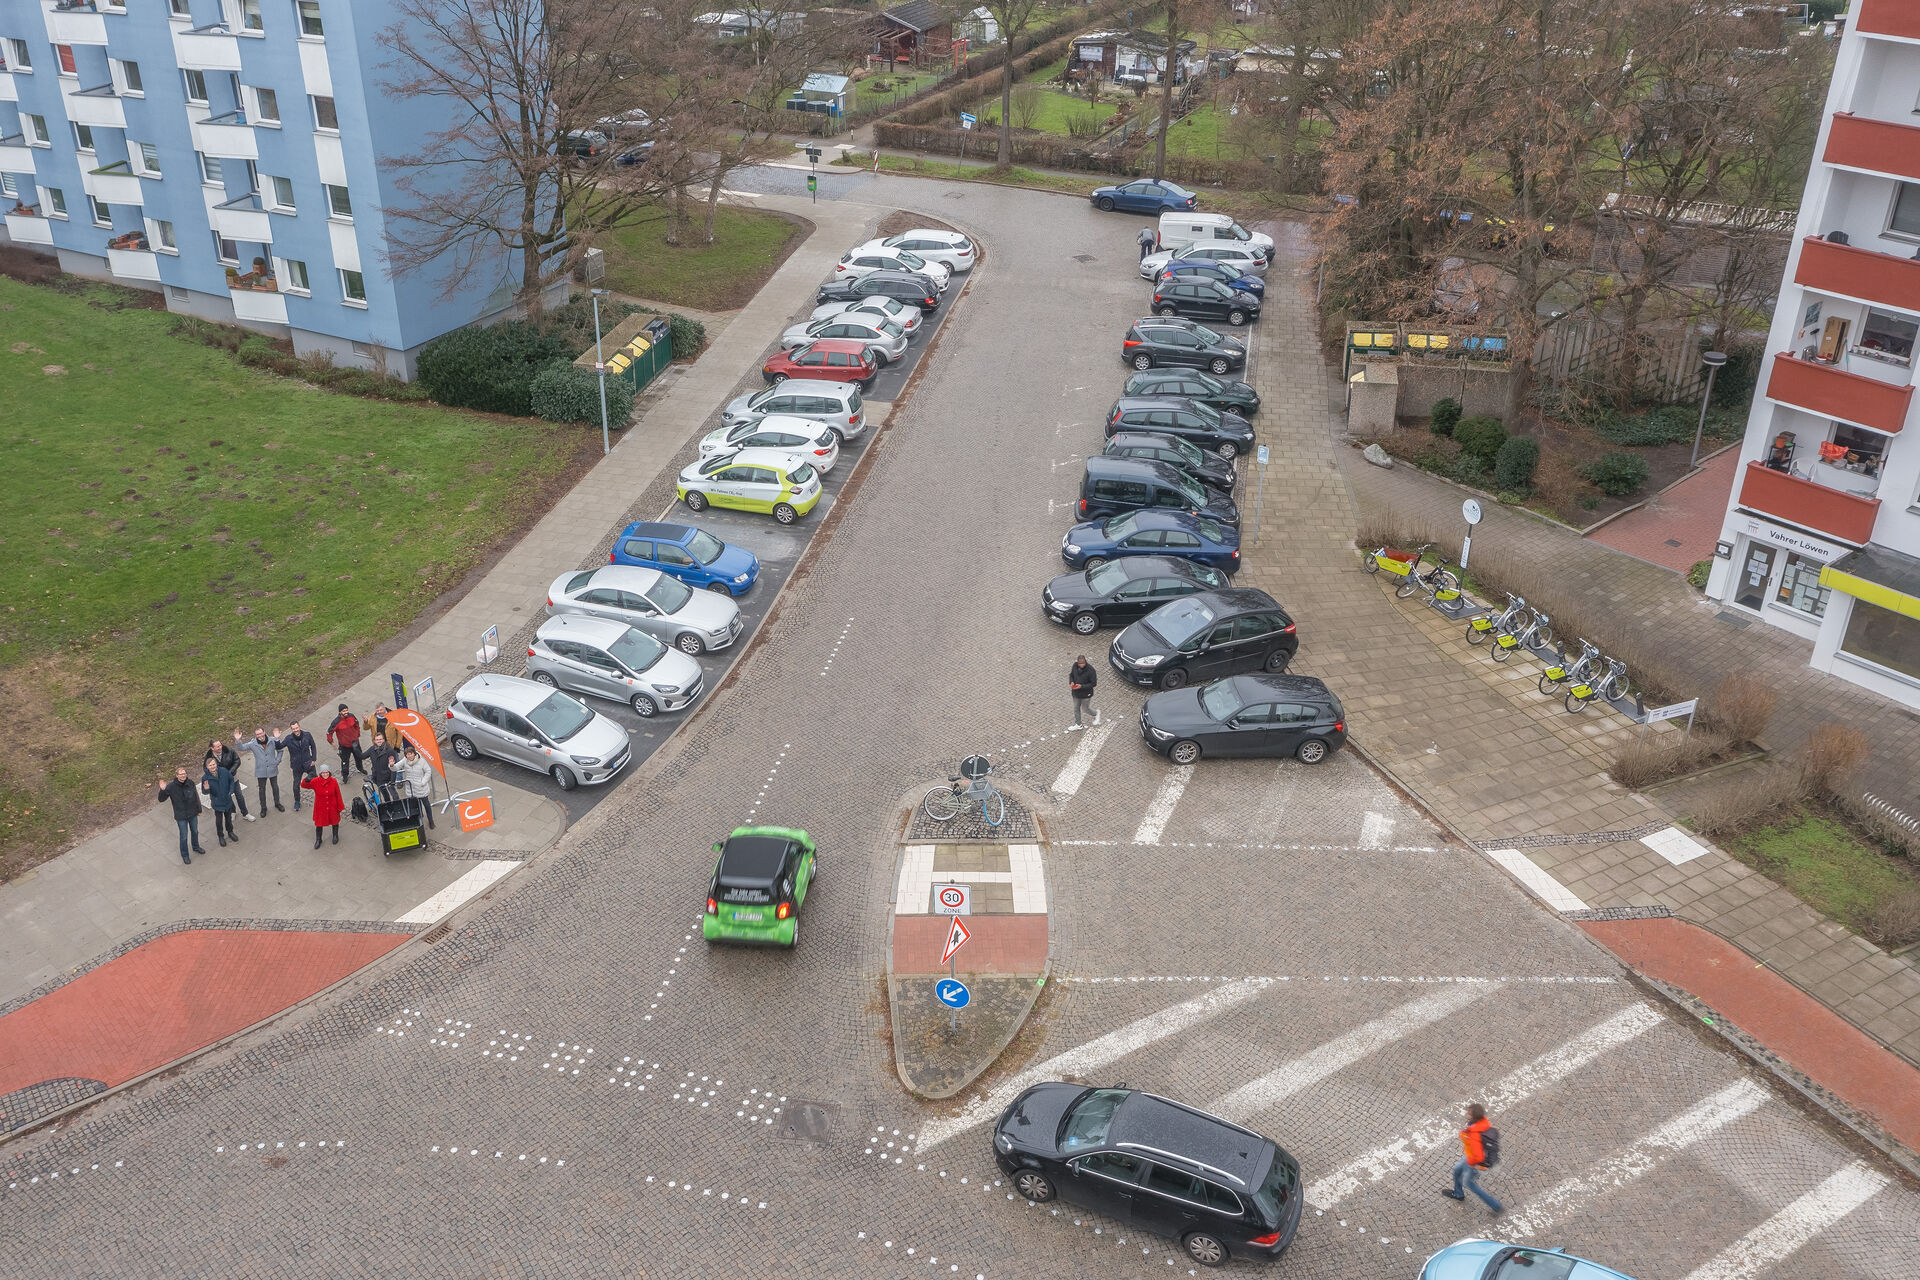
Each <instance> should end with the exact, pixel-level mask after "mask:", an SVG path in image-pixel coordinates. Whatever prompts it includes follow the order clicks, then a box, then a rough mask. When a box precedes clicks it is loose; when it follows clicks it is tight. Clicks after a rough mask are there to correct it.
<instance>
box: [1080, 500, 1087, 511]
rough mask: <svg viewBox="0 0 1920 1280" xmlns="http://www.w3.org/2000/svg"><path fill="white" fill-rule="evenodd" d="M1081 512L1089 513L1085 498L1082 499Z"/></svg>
mask: <svg viewBox="0 0 1920 1280" xmlns="http://www.w3.org/2000/svg"><path fill="white" fill-rule="evenodd" d="M1080 514H1081V515H1085V514H1087V500H1086V499H1085V498H1082V499H1080Z"/></svg>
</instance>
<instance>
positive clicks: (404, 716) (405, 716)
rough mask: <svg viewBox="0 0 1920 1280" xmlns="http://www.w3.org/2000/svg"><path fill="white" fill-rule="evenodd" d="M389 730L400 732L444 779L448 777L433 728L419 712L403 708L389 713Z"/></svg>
mask: <svg viewBox="0 0 1920 1280" xmlns="http://www.w3.org/2000/svg"><path fill="white" fill-rule="evenodd" d="M387 728H389V729H397V730H399V731H400V735H401V736H402V737H404V738H405V739H406V740H407V741H408V742H411V743H412V744H413V745H414V748H415V749H416V750H418V751H419V752H420V754H421V755H423V756H425V757H426V758H427V760H428V761H429V762H430V763H431V764H432V765H433V767H434V768H435V769H436V770H437V771H438V772H439V774H440V776H441V777H442V778H444V777H446V776H447V766H446V764H445V763H444V762H443V761H442V760H441V759H440V742H439V740H438V739H437V738H435V737H434V736H433V726H432V725H430V724H428V723H427V721H426V718H425V717H424V716H422V715H421V714H420V713H419V712H418V711H410V710H407V709H405V708H401V709H400V710H397V711H389V712H387Z"/></svg>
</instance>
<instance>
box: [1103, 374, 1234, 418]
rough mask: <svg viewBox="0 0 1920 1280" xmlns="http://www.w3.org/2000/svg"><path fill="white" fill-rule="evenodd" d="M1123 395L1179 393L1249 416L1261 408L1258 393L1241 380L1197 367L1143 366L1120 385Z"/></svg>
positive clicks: (1209, 406) (1198, 402) (1210, 407)
mask: <svg viewBox="0 0 1920 1280" xmlns="http://www.w3.org/2000/svg"><path fill="white" fill-rule="evenodd" d="M1120 394H1121V395H1123V396H1182V397H1184V398H1186V399H1188V400H1191V401H1193V402H1194V403H1195V404H1203V405H1206V406H1207V407H1208V408H1209V409H1218V410H1220V411H1221V412H1223V413H1237V414H1239V415H1240V416H1241V417H1243V418H1251V417H1252V416H1253V415H1254V414H1256V413H1258V412H1260V393H1259V392H1257V391H1255V390H1254V389H1253V388H1252V387H1250V386H1248V385H1247V384H1246V383H1244V382H1227V381H1224V380H1222V379H1220V378H1216V377H1214V376H1213V375H1212V374H1210V373H1201V372H1200V371H1199V370H1198V369H1143V370H1141V371H1140V372H1139V373H1136V374H1134V375H1132V376H1131V377H1129V378H1128V379H1127V381H1126V384H1125V385H1124V386H1122V387H1121V388H1120Z"/></svg>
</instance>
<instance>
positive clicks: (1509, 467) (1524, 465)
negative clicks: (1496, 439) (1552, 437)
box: [1493, 436, 1540, 492]
mask: <svg viewBox="0 0 1920 1280" xmlns="http://www.w3.org/2000/svg"><path fill="white" fill-rule="evenodd" d="M1539 465H1540V442H1539V441H1537V440H1535V439H1534V438H1533V437H1532V436H1508V437H1507V439H1506V440H1505V442H1503V443H1502V444H1501V446H1500V449H1499V451H1498V452H1497V453H1495V454H1494V455H1493V483H1494V486H1495V487H1496V488H1499V489H1502V490H1507V489H1512V490H1514V491H1516V492H1525V491H1526V490H1528V489H1530V488H1532V487H1533V472H1534V468H1536V467H1538V466H1539Z"/></svg>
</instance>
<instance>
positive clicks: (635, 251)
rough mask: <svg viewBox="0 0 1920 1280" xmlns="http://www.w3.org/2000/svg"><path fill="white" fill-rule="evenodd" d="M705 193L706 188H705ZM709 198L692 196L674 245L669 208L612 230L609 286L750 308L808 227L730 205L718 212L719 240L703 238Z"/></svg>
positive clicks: (709, 305)
mask: <svg viewBox="0 0 1920 1280" xmlns="http://www.w3.org/2000/svg"><path fill="white" fill-rule="evenodd" d="M701 194H702V195H704V194H705V193H704V192H701ZM706 214H707V210H706V204H705V202H704V200H696V201H689V209H688V217H687V227H686V229H685V231H684V232H683V233H682V235H681V237H680V243H679V244H678V245H670V244H668V243H667V227H668V217H667V211H666V208H665V207H664V206H662V207H661V208H659V209H658V210H656V211H655V214H654V216H650V217H648V218H647V219H646V220H645V221H643V222H639V223H636V224H634V225H632V226H627V227H622V228H620V229H619V230H617V231H614V232H612V233H611V234H609V235H608V236H607V237H606V239H605V240H604V241H603V242H602V244H601V248H602V249H604V250H605V251H606V255H607V284H608V286H609V287H610V288H612V289H614V290H616V291H617V292H620V293H624V294H628V295H630V296H632V297H636V298H646V299H648V300H650V301H653V302H664V303H667V304H669V305H672V306H681V307H691V308H692V309H693V310H695V311H731V310H733V309H735V308H736V307H744V306H745V305H746V304H747V303H748V302H749V301H751V300H752V298H753V295H754V294H755V293H756V292H758V291H759V289H760V286H761V285H762V284H764V283H765V282H766V279H767V277H768V276H769V275H772V274H773V271H774V268H775V267H776V266H777V265H778V264H779V262H780V260H781V257H782V255H783V254H784V253H785V252H786V249H787V245H788V244H789V243H790V242H791V241H792V240H793V238H794V237H795V236H796V235H798V234H799V233H800V228H799V227H798V226H796V225H795V224H794V223H792V222H789V221H788V220H787V219H785V218H782V217H780V216H778V215H777V214H771V213H762V212H760V211H758V210H755V209H739V208H735V207H733V206H732V205H726V204H723V205H721V206H720V207H719V209H718V210H716V211H715V215H714V220H713V243H712V244H705V243H702V240H701V237H702V234H703V228H704V227H705V225H706Z"/></svg>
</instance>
